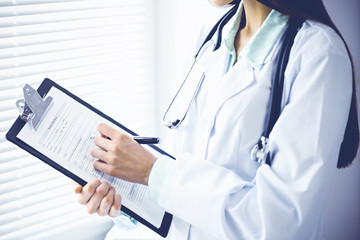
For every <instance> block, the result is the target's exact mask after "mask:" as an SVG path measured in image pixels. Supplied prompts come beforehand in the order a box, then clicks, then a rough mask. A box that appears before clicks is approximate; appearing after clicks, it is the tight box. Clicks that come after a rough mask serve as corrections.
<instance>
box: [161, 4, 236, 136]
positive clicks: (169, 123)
mask: <svg viewBox="0 0 360 240" xmlns="http://www.w3.org/2000/svg"><path fill="white" fill-rule="evenodd" d="M238 7H239V4H238V3H237V4H235V5H234V6H233V7H232V8H231V9H230V10H229V11H228V12H227V13H226V14H225V15H224V16H223V17H222V18H220V20H219V21H218V22H217V23H216V24H215V25H214V27H213V28H212V29H211V31H210V32H209V34H208V35H207V37H206V38H205V40H204V42H203V43H202V44H201V46H200V48H199V50H198V51H197V53H196V54H195V56H194V62H193V63H192V65H191V67H190V70H189V71H188V73H187V74H186V76H185V79H184V81H183V82H182V83H181V85H180V87H179V89H178V91H177V92H176V94H175V96H174V98H173V99H172V100H171V102H170V104H169V106H168V108H167V109H166V111H165V113H164V116H163V125H164V126H166V127H168V128H170V129H176V128H178V127H179V126H180V125H181V123H182V122H183V121H184V119H185V118H186V116H187V114H188V112H189V110H190V108H191V106H192V105H193V103H194V100H195V98H196V95H197V93H198V91H199V89H200V86H201V84H202V82H203V80H204V79H205V74H202V76H201V77H200V79H199V82H198V84H197V85H196V88H195V91H194V94H193V95H192V97H191V100H190V102H189V104H188V106H187V108H186V110H185V112H184V113H183V114H182V117H180V118H176V119H175V120H167V115H168V113H169V110H170V109H171V107H172V106H173V104H174V102H175V100H176V98H177V97H178V95H179V93H180V92H181V90H182V89H183V86H184V84H185V83H186V81H187V80H188V78H189V75H190V74H191V72H192V71H193V69H194V66H195V64H196V63H197V62H198V60H199V58H200V57H201V56H202V54H203V53H204V52H205V50H206V49H207V48H208V47H209V45H213V46H214V48H213V49H212V51H216V50H217V49H219V47H220V45H221V41H222V29H223V28H224V26H225V25H226V24H227V23H228V22H229V20H230V19H231V18H232V17H233V16H234V15H235V13H236V11H237V9H238ZM216 33H217V38H216V42H215V44H214V42H213V40H212V39H213V37H214V35H215V34H216Z"/></svg>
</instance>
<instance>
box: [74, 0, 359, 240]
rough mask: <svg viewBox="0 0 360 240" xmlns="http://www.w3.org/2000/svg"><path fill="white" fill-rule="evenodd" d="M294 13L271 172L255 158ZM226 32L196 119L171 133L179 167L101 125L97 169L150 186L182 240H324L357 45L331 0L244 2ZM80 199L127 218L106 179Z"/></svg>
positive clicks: (224, 0)
mask: <svg viewBox="0 0 360 240" xmlns="http://www.w3.org/2000/svg"><path fill="white" fill-rule="evenodd" d="M212 2H213V3H214V4H215V5H218V6H224V5H227V4H230V3H231V1H230V0H213V1H212ZM233 4H234V2H233ZM235 4H239V1H236V2H235ZM274 9H276V10H274ZM244 14H245V15H244ZM289 15H290V16H296V17H301V18H305V19H306V21H305V22H304V23H303V25H302V27H301V29H300V30H299V32H298V33H297V35H296V38H295V41H294V45H293V47H292V49H291V53H290V58H289V62H288V65H287V68H286V72H285V80H284V93H283V99H282V105H281V109H282V112H281V115H280V117H279V119H278V121H277V122H276V124H275V126H274V128H273V130H272V131H271V134H270V137H269V145H270V154H271V159H272V165H271V166H269V165H268V164H259V163H257V162H254V161H252V160H251V158H250V151H251V149H252V147H253V146H254V144H255V143H256V142H258V140H259V138H260V136H261V134H262V131H263V130H264V124H265V118H266V116H267V114H268V111H267V109H268V104H269V94H270V90H271V76H272V73H273V69H274V65H275V59H276V55H277V53H278V50H279V41H280V38H281V36H282V34H283V32H284V29H285V27H286V23H287V21H288V19H289ZM245 21H246V22H245ZM222 35H223V39H222V42H221V46H220V48H219V49H218V50H216V51H214V52H213V51H211V50H210V51H205V53H204V54H203V55H202V57H201V58H200V61H199V62H198V63H197V68H200V69H201V71H203V72H204V73H205V76H206V77H205V79H204V81H203V82H202V85H201V87H200V89H199V91H198V92H197V94H196V98H195V100H194V102H193V103H192V105H191V106H190V109H189V112H188V114H187V115H186V118H185V119H184V121H183V122H182V123H181V125H180V126H179V127H178V128H177V129H176V130H169V131H173V132H172V135H171V136H170V137H169V139H168V140H167V142H168V143H171V144H168V145H172V147H169V148H166V149H165V150H171V152H172V153H173V154H174V156H175V157H176V161H173V160H171V159H169V158H168V157H166V156H163V157H159V158H156V157H155V156H153V155H152V154H151V153H149V152H147V151H146V150H145V149H144V148H142V147H141V146H140V145H139V144H137V143H136V142H135V141H134V140H132V139H131V138H130V137H128V136H127V135H125V134H123V133H121V132H119V131H117V130H115V129H113V128H111V127H109V126H107V125H105V124H100V125H99V127H98V130H99V132H100V133H101V135H102V136H101V137H98V138H96V139H95V144H96V145H98V146H99V147H100V148H101V149H100V148H97V149H94V150H93V151H92V153H91V154H92V155H93V156H94V157H95V158H97V159H99V161H96V162H95V163H94V167H95V168H96V169H98V170H100V171H103V172H105V173H108V174H110V175H112V176H115V177H119V178H122V179H125V180H129V181H133V182H138V183H142V184H145V185H148V186H149V194H150V197H151V199H152V200H153V201H155V202H157V203H158V204H159V205H160V206H161V207H163V208H164V209H165V210H166V211H168V212H170V213H172V214H173V215H174V219H173V223H172V228H171V234H170V236H171V238H172V239H176V240H177V239H201V240H202V239H207V240H208V239H322V238H323V237H324V236H323V230H322V221H323V219H322V212H323V208H324V205H325V201H326V197H327V193H328V190H329V187H330V185H331V182H332V179H333V175H334V172H335V170H336V166H337V161H338V156H339V151H340V145H341V143H342V141H343V138H344V132H345V128H346V124H347V120H348V116H349V109H350V103H351V98H352V95H353V93H352V92H353V91H354V89H353V85H354V75H353V71H352V62H351V58H350V57H349V53H348V51H347V47H346V44H345V43H344V41H343V40H342V38H341V37H340V35H339V33H338V31H337V30H336V28H335V26H334V25H333V24H332V22H331V20H330V19H329V17H328V15H327V13H326V11H325V8H324V6H323V4H322V1H321V0H308V1H305V0H302V1H299V0H283V1H280V0H277V1H275V0H273V1H270V0H269V1H265V0H262V1H260V0H259V1H256V0H243V1H241V3H240V6H239V7H238V10H237V12H236V14H235V15H234V17H233V18H232V19H231V20H230V21H229V23H227V24H226V26H225V28H224V30H223V34H222ZM204 37H205V36H203V35H201V36H200V37H199V45H200V44H201V42H202V41H203V40H204ZM189 81H192V80H191V79H189ZM193 81H194V80H193ZM196 81H198V80H196ZM192 91H193V90H192ZM191 94H192V92H191ZM191 94H190V95H191ZM355 130H356V129H355ZM106 137H110V138H111V140H109V139H107V138H106ZM356 146H357V142H356ZM75 192H76V193H78V194H79V202H80V203H82V204H85V205H86V206H87V208H88V211H89V212H91V213H92V212H97V213H98V214H99V215H110V216H113V217H114V216H117V215H118V214H119V211H120V210H119V209H120V196H119V195H117V194H115V193H114V189H113V188H112V187H109V185H108V184H107V183H100V182H99V181H97V180H94V181H92V182H90V183H88V185H86V186H85V187H84V188H82V187H81V186H77V187H76V188H75Z"/></svg>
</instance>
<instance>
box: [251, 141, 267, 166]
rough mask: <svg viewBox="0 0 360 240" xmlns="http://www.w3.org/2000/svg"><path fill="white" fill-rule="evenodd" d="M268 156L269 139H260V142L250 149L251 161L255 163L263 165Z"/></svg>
mask: <svg viewBox="0 0 360 240" xmlns="http://www.w3.org/2000/svg"><path fill="white" fill-rule="evenodd" d="M268 154H269V139H268V138H266V137H264V136H263V137H261V138H260V141H259V142H258V143H257V144H255V146H254V147H253V148H252V149H251V153H250V155H251V159H252V160H253V161H255V162H257V163H260V164H265V163H266V160H267V157H268Z"/></svg>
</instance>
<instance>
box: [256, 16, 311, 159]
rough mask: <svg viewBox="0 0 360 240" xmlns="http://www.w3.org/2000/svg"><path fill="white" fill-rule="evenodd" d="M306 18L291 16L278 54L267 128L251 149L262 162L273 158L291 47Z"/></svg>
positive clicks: (266, 121)
mask: <svg viewBox="0 0 360 240" xmlns="http://www.w3.org/2000/svg"><path fill="white" fill-rule="evenodd" d="M304 21H305V20H304V19H299V18H295V17H290V19H289V21H288V24H287V28H286V30H285V33H284V35H283V36H282V38H281V47H280V50H279V53H278V56H277V61H276V64H275V65H276V71H275V73H274V75H273V77H272V83H271V86H272V89H271V93H270V107H269V109H268V113H269V114H268V115H267V118H266V120H265V123H266V125H265V130H264V132H263V134H262V135H261V138H260V140H259V141H258V143H257V144H255V146H254V147H253V148H252V150H251V158H252V159H253V160H254V161H256V162H258V163H260V164H263V163H266V164H268V165H271V158H270V154H269V146H268V142H269V135H270V132H271V131H272V129H273V127H274V125H275V123H276V121H277V119H278V118H279V116H280V113H281V101H282V95H283V86H284V77H285V70H286V66H287V64H288V61H289V55H290V51H291V47H292V45H293V44H294V39H295V36H296V34H297V32H298V31H299V29H300V28H301V26H302V24H303V22H304Z"/></svg>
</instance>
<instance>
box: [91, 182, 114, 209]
mask: <svg viewBox="0 0 360 240" xmlns="http://www.w3.org/2000/svg"><path fill="white" fill-rule="evenodd" d="M109 189H110V185H109V183H107V182H103V183H101V184H100V186H98V187H97V188H96V190H95V193H94V194H93V195H92V196H91V198H90V200H89V202H88V203H87V204H86V206H87V209H88V213H89V214H92V213H94V212H97V210H98V209H99V207H100V204H101V201H102V199H103V198H104V196H105V195H106V194H107V193H108V191H109Z"/></svg>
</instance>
